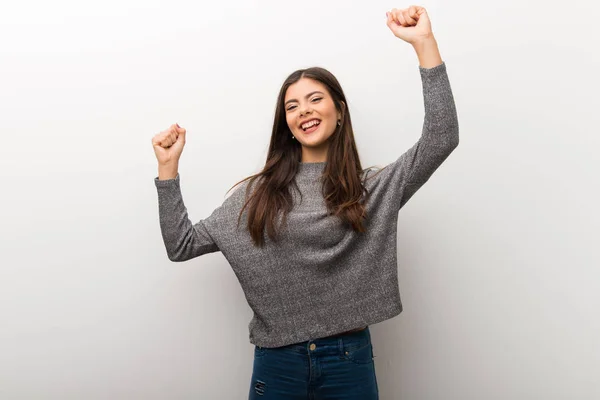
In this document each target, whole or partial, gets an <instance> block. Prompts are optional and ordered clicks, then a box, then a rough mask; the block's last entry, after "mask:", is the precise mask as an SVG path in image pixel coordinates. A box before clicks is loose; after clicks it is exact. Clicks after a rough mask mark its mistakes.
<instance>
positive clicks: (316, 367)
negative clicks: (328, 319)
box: [248, 327, 379, 400]
mask: <svg viewBox="0 0 600 400" xmlns="http://www.w3.org/2000/svg"><path fill="white" fill-rule="evenodd" d="M373 357H374V355H373V346H372V344H371V333H370V331H369V327H366V328H365V329H363V330H361V331H356V332H350V333H346V334H339V335H334V336H329V337H325V338H319V339H313V340H308V341H306V342H301V343H295V344H291V345H288V346H282V347H275V348H267V347H260V346H254V368H253V371H252V380H251V382H250V393H249V396H248V399H249V400H258V399H260V400H284V399H285V400H333V399H335V400H359V399H360V400H377V399H379V390H378V387H377V378H376V377H375V363H374V361H373Z"/></svg>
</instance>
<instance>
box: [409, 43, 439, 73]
mask: <svg viewBox="0 0 600 400" xmlns="http://www.w3.org/2000/svg"><path fill="white" fill-rule="evenodd" d="M411 44H412V46H413V48H414V49H415V52H416V53H417V57H418V58H419V65H420V66H421V67H422V68H433V67H437V66H438V65H440V64H442V56H441V55H440V51H439V49H438V45H437V41H436V40H435V37H434V36H433V35H432V36H428V37H425V38H422V39H419V40H417V41H415V42H414V43H411Z"/></svg>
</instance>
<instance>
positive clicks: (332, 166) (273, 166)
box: [230, 67, 369, 247]
mask: <svg viewBox="0 0 600 400" xmlns="http://www.w3.org/2000/svg"><path fill="white" fill-rule="evenodd" d="M301 78H310V79H313V80H315V81H318V82H320V83H322V84H323V85H325V87H326V88H327V90H328V91H329V94H330V95H331V97H332V98H333V102H334V104H335V107H336V109H337V111H338V112H340V114H341V124H340V125H339V126H338V125H336V130H335V132H334V133H333V134H332V135H331V136H330V137H329V139H328V140H329V149H328V152H327V163H326V165H325V169H324V171H323V175H322V178H323V184H322V192H323V196H324V198H325V201H326V204H327V209H328V211H329V213H330V214H331V215H334V216H337V217H339V218H341V220H342V221H343V222H344V223H345V224H346V225H347V226H350V227H352V229H354V230H355V231H357V232H365V230H366V229H365V227H364V224H363V219H364V218H365V217H366V211H365V206H364V202H365V201H366V199H367V198H368V195H369V193H368V190H367V189H366V188H365V187H364V185H363V182H362V181H361V173H362V171H363V169H362V166H361V164H360V159H359V156H358V151H357V149H356V143H355V140H354V132H353V130H352V122H351V120H350V113H349V112H348V107H347V106H346V105H347V104H348V103H347V101H346V96H345V95H344V92H343V90H342V87H341V85H340V84H339V82H338V80H337V79H336V77H335V76H334V75H333V74H332V73H331V72H329V71H328V70H326V69H325V68H321V67H312V68H306V69H299V70H297V71H294V72H293V73H292V74H290V75H289V76H288V77H287V79H286V80H285V81H284V82H283V85H282V86H281V90H280V91H279V96H278V98H277V107H276V109H275V119H274V121H273V132H272V134H271V143H270V145H269V151H268V153H267V161H266V163H265V166H264V168H263V170H262V171H260V172H259V173H257V174H254V175H251V176H249V177H247V178H245V179H243V180H241V181H240V182H238V183H236V184H235V185H234V186H233V187H235V186H237V185H238V184H240V183H242V182H244V181H246V180H250V182H249V185H248V186H247V188H246V202H245V204H244V206H243V207H242V209H241V211H240V215H239V216H238V225H239V221H240V218H241V216H242V213H243V211H244V209H245V208H246V207H248V230H249V232H250V235H251V237H252V240H253V241H254V243H255V244H256V245H257V246H259V247H262V246H263V245H264V237H263V233H264V230H265V226H266V229H267V234H268V235H269V237H270V238H271V239H272V240H273V241H277V237H276V236H277V232H276V228H275V220H276V218H277V216H278V215H279V213H280V212H282V213H283V214H282V224H285V222H286V219H287V214H288V213H289V212H290V211H291V209H292V207H293V204H292V203H293V198H292V194H291V192H290V187H291V186H294V187H295V188H296V189H297V188H298V186H297V184H296V180H295V175H296V172H297V170H298V168H299V163H300V161H301V160H302V147H301V144H300V143H298V141H297V140H294V139H293V138H292V133H291V131H290V129H289V127H288V125H287V121H286V115H285V107H284V99H285V94H286V91H287V89H288V88H289V87H290V86H291V85H292V84H294V83H296V82H297V81H299V80H300V79H301ZM257 180H258V185H257V186H256V189H255V190H253V193H252V196H250V197H248V194H249V193H250V188H251V186H252V184H253V183H254V182H255V181H257ZM233 187H232V189H233ZM230 190H231V189H230ZM363 193H366V196H367V197H365V198H363Z"/></svg>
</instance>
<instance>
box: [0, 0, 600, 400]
mask: <svg viewBox="0 0 600 400" xmlns="http://www.w3.org/2000/svg"><path fill="white" fill-rule="evenodd" d="M410 4H411V3H405V4H403V3H398V2H391V1H371V2H364V1H354V2H349V1H347V0H346V1H341V0H336V1H327V2H321V1H315V0H307V1H302V2H282V1H275V0H270V1H247V0H243V1H242V0H230V1H228V2H224V3H221V2H216V1H215V2H210V3H207V2H192V1H168V2H167V1H148V0H146V1H140V0H137V1H136V0H129V1H123V0H119V1H116V0H111V1H104V2H102V3H85V2H80V1H66V0H59V1H54V2H42V1H28V2H19V3H15V2H13V3H10V5H8V3H7V5H2V7H1V8H0V36H1V37H2V41H1V42H0V46H1V48H0V50H1V53H0V106H1V110H0V118H1V125H0V127H1V131H2V146H1V148H2V150H1V154H2V157H0V163H1V164H0V166H1V169H0V171H1V174H2V176H1V177H2V180H3V187H2V189H1V190H2V196H1V201H2V205H1V207H0V213H2V214H1V217H2V224H1V225H2V230H1V234H2V237H1V244H0V246H1V250H2V253H1V259H0V263H1V268H0V398H2V399H10V400H12V399H61V400H65V399H77V400H79V399H89V400H95V399H111V400H115V399H123V400H130V399H143V400H151V399H152V400H153V399H165V400H166V399H169V400H170V399H225V400H230V399H245V398H246V396H247V393H248V390H249V387H250V377H251V372H252V357H253V347H252V345H251V344H250V343H249V341H248V322H249V321H250V318H251V316H252V315H251V310H250V308H249V307H248V305H247V303H246V301H245V297H244V295H243V292H242V291H241V288H240V286H239V284H238V282H237V280H236V277H235V275H234V274H233V272H232V271H231V269H230V267H229V265H228V263H227V262H226V260H225V258H224V257H223V256H222V254H221V253H214V254H210V255H205V256H203V257H200V258H196V259H194V260H191V261H188V262H185V263H177V264H176V263H172V262H170V261H169V260H168V259H167V256H166V253H165V249H164V246H163V243H162V238H161V235H160V228H159V224H158V205H157V195H156V189H155V187H154V183H153V179H154V177H155V176H156V175H157V169H156V160H155V157H154V153H153V150H152V146H151V143H150V140H151V138H152V136H153V135H154V134H155V133H157V132H158V131H160V130H162V129H165V128H166V127H168V126H169V125H170V124H172V123H174V122H179V124H180V125H182V126H184V127H186V128H187V130H188V141H187V144H186V147H185V150H184V152H183V156H182V160H181V164H180V173H181V181H182V187H183V192H184V193H183V194H184V200H185V202H186V205H187V207H188V211H189V213H190V217H191V218H192V220H194V221H197V220H198V219H200V218H204V217H206V216H207V215H209V214H210V213H211V212H212V210H213V209H214V208H216V207H217V206H218V205H220V204H221V202H222V201H223V199H224V196H225V193H226V191H227V190H228V189H229V188H230V187H231V186H232V185H233V184H234V183H235V182H237V181H238V180H240V179H242V178H244V177H246V176H248V175H250V174H251V173H254V172H256V171H258V170H259V168H260V167H261V165H262V164H263V163H264V161H265V156H266V151H267V147H268V143H269V138H270V135H271V126H272V118H273V113H274V110H275V100H276V96H277V92H278V90H279V87H280V85H281V83H282V82H283V80H284V79H285V77H286V76H287V75H288V74H289V73H291V72H292V71H293V70H295V69H297V68H302V67H308V66H312V65H319V66H323V67H325V68H328V69H329V70H330V71H332V72H333V73H334V74H335V75H336V76H337V77H338V79H339V80H340V82H341V83H342V86H343V88H344V90H345V91H346V94H347V96H348V99H349V108H350V112H351V115H352V119H353V122H354V127H355V133H356V140H357V143H358V146H359V151H360V154H361V158H362V162H363V165H365V166H368V165H374V164H377V165H385V164H387V163H389V162H392V161H394V160H395V159H396V158H397V157H399V156H400V155H401V154H402V153H403V152H404V151H406V150H407V149H408V148H409V147H410V146H412V144H413V143H414V142H415V141H416V140H417V139H418V138H419V135H420V133H421V127H422V122H423V98H422V91H421V80H420V76H419V72H418V60H417V58H416V55H415V54H414V51H413V49H412V48H411V47H410V45H408V44H407V43H404V42H403V41H401V40H400V39H397V38H396V37H394V36H393V34H392V33H391V32H390V31H389V30H388V28H387V26H386V25H385V12H386V11H387V10H389V9H391V8H393V7H396V8H405V7H407V6H409V5H410ZM416 4H419V5H422V6H425V7H426V8H427V9H428V12H429V15H430V17H431V20H432V24H433V29H434V33H435V34H436V37H437V40H438V44H439V46H440V51H441V53H442V58H443V60H444V61H445V62H446V64H447V68H448V73H449V77H450V81H451V85H452V88H453V92H454V96H455V100H456V103H457V109H458V113H459V123H460V135H461V139H460V141H461V142H460V145H459V147H458V148H457V149H456V150H455V152H454V153H453V154H452V155H451V156H450V157H449V158H448V160H447V161H446V162H445V164H444V165H442V166H441V167H440V169H439V170H438V171H437V172H436V173H435V174H434V176H433V177H432V178H431V180H430V181H429V182H428V183H427V184H426V185H425V186H424V187H423V188H421V190H420V192H419V193H417V194H416V195H415V197H414V198H412V199H411V201H410V202H409V203H408V204H407V205H406V207H405V208H403V209H402V210H401V212H400V217H399V222H398V225H399V226H398V262H399V276H400V289H401V294H402V299H403V304H404V311H403V313H402V314H400V316H398V317H396V318H394V319H392V320H389V321H385V322H382V323H380V324H376V325H373V326H372V327H371V329H372V335H373V345H374V352H375V355H376V358H375V364H376V371H377V375H378V382H379V387H380V393H381V398H382V399H385V400H388V399H402V400H430V399H431V400H436V399H444V400H448V399H461V400H467V399H477V400H479V399H488V400H496V399H498V400H500V399H502V400H505V399H546V400H550V399H569V400H572V399H597V398H600V385H599V383H598V377H599V376H600V345H599V342H598V338H599V337H600V318H599V315H600V313H599V312H598V310H599V309H600V290H599V289H600V284H599V283H600V272H599V269H600V268H599V266H600V256H599V254H598V236H599V233H598V232H599V228H600V223H599V219H600V218H599V215H598V212H597V208H596V206H597V204H598V200H600V199H599V198H598V197H599V196H598V194H599V193H600V188H599V183H598V182H599V180H598V177H597V174H598V170H599V168H598V167H599V162H598V148H599V146H600V139H599V135H598V127H599V126H600V118H599V113H598V110H597V109H598V106H599V105H600V104H599V101H598V93H599V89H600V88H599V82H598V70H599V67H600V65H599V56H598V51H597V49H598V48H599V47H600V46H599V36H598V30H597V28H596V26H597V21H596V19H594V18H593V15H594V14H596V15H597V13H598V11H599V8H598V5H597V4H596V3H592V2H586V3H584V2H582V1H572V2H569V3H568V4H566V3H561V4H559V3H552V2H545V1H544V2H542V1H532V2H522V1H515V0H510V1H508V2H500V3H482V2H476V1H466V0H463V1H454V2H442V1H429V2H427V3H416Z"/></svg>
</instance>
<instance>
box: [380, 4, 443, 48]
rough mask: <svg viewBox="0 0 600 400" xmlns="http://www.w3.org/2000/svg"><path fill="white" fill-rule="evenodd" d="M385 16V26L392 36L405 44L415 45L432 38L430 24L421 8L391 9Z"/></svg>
mask: <svg viewBox="0 0 600 400" xmlns="http://www.w3.org/2000/svg"><path fill="white" fill-rule="evenodd" d="M385 15H386V16H387V21H386V23H387V26H388V28H390V30H391V31H392V33H393V34H394V36H396V37H398V38H400V39H402V40H404V41H405V42H407V43H410V44H415V43H416V42H418V41H419V40H423V39H428V38H431V37H433V32H432V30H431V22H430V21H429V16H428V15H427V11H426V10H425V8H423V7H419V6H410V7H409V8H403V9H397V8H393V9H392V11H388V12H386V13H385Z"/></svg>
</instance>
